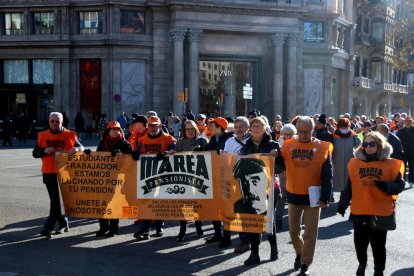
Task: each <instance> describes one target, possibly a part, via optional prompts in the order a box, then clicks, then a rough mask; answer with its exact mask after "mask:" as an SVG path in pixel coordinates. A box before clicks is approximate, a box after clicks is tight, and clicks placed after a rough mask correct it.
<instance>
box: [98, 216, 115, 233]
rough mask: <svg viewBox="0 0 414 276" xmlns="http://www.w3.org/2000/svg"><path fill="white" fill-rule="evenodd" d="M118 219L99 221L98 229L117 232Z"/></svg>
mask: <svg viewBox="0 0 414 276" xmlns="http://www.w3.org/2000/svg"><path fill="white" fill-rule="evenodd" d="M118 225H119V219H99V229H105V230H110V231H114V232H116V231H118Z"/></svg>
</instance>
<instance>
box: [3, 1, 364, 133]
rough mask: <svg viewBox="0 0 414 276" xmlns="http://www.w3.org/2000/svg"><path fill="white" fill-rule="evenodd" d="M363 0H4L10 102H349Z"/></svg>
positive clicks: (90, 109) (201, 105) (7, 106)
mask: <svg viewBox="0 0 414 276" xmlns="http://www.w3.org/2000/svg"><path fill="white" fill-rule="evenodd" d="M354 2H355V1H353V0H352V1H351V0H350V1H348V0H209V1H189V0H187V1H186V0H180V1H178V0H151V1H144V0H130V1H121V0H76V1H66V0H25V1H23V0H13V1H12V0H3V1H2V3H1V4H0V16H1V18H2V19H1V20H0V65H1V66H0V68H1V69H0V73H1V74H0V97H1V98H0V105H1V112H2V113H3V114H2V115H4V113H5V112H7V111H14V112H17V111H20V110H21V111H24V112H26V113H28V115H29V117H32V118H37V119H38V120H39V121H42V120H44V118H45V114H47V113H48V112H50V111H54V110H58V111H66V113H67V114H68V116H69V118H70V119H71V122H73V119H74V117H75V115H76V112H77V111H81V112H82V113H83V115H84V117H85V119H86V120H87V124H89V125H92V124H93V123H92V121H93V117H94V115H96V114H99V113H106V114H108V115H109V117H112V118H116V116H117V114H118V113H120V112H121V111H125V112H126V113H127V114H129V115H130V114H131V113H134V112H138V113H144V112H145V111H146V110H156V111H158V113H159V115H160V116H165V115H166V114H167V113H168V112H169V111H173V112H174V113H176V114H181V113H183V112H184V111H185V110H192V111H193V113H195V114H196V113H199V112H203V113H207V114H209V115H212V116H215V115H224V116H230V115H231V116H234V115H242V114H244V113H245V111H246V110H249V109H251V108H257V109H259V110H261V111H262V113H263V114H265V115H267V116H268V117H269V118H270V119H273V116H274V115H275V114H282V115H283V116H287V117H289V118H292V117H293V116H294V115H296V114H313V113H321V112H325V113H327V114H329V115H334V116H337V115H338V114H340V113H344V112H350V111H351V109H352V104H353V102H352V97H351V96H350V93H351V91H353V90H352V83H353V76H354V71H353V70H354V58H353V57H354V56H353V55H352V53H353V47H354V45H353V41H354V37H355V24H354V23H355V19H354V14H355V9H356V8H355V6H354ZM246 87H247V90H250V94H249V93H247V95H246V93H245V95H243V90H246ZM249 87H250V88H249ZM184 92H186V93H184ZM352 93H353V92H352ZM250 98H251V99H250ZM71 126H73V124H71Z"/></svg>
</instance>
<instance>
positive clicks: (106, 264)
mask: <svg viewBox="0 0 414 276" xmlns="http://www.w3.org/2000/svg"><path fill="white" fill-rule="evenodd" d="M96 143H97V141H94V142H90V141H88V142H87V143H85V144H86V145H89V146H92V147H91V148H92V149H95V148H96ZM28 144H29V142H28ZM31 144H33V141H32V142H31ZM31 144H30V146H27V147H26V148H16V147H15V148H1V149H0V178H1V179H0V276H5V275H190V274H194V275H211V274H214V275H238V274H241V275H296V274H297V272H295V271H293V269H292V267H293V260H294V258H295V253H294V251H293V247H292V245H291V243H290V239H289V234H288V232H287V231H286V230H287V229H286V224H287V220H286V218H285V221H284V224H285V231H283V232H282V233H278V234H277V239H278V246H279V260H277V261H275V262H269V261H268V259H269V255H270V252H269V245H268V243H267V242H263V243H262V244H261V246H260V256H261V259H262V263H261V265H259V266H255V267H245V266H244V265H243V261H244V260H245V259H246V258H247V257H248V254H249V253H245V254H242V255H236V254H234V253H233V248H234V246H235V245H237V243H238V241H237V235H233V247H232V248H229V249H225V250H222V249H219V248H218V247H217V245H205V244H204V239H201V240H197V239H196V235H195V229H194V225H193V224H190V226H189V229H188V233H187V234H188V235H187V239H186V240H185V242H182V243H179V242H177V241H176V239H175V236H176V235H177V234H178V222H167V225H166V229H165V232H166V235H165V236H164V237H163V238H151V239H150V240H148V241H144V242H142V241H137V240H136V239H134V238H133V236H132V235H133V233H134V232H135V231H136V230H137V229H138V228H137V226H133V225H132V223H133V221H132V220H121V222H120V226H121V227H120V235H118V236H116V237H114V238H96V237H95V231H97V229H98V223H97V220H94V219H73V220H71V230H70V232H69V233H66V234H64V235H60V236H54V238H53V239H51V240H46V239H44V238H41V237H40V236H39V234H38V233H39V231H40V230H41V229H42V226H43V223H44V220H45V217H46V216H47V214H48V205H49V199H48V196H47V191H46V188H45V186H44V184H42V180H41V174H40V165H41V162H40V160H36V159H33V158H32V157H31V146H32V145H31ZM335 196H336V199H338V197H339V195H335ZM413 205H414V189H406V190H405V191H404V192H403V193H402V194H401V195H400V197H399V200H398V209H397V230H395V231H390V232H389V233H388V240H387V265H386V267H387V269H386V275H414V250H413V249H414V235H413V228H414V216H413V213H414V207H413ZM335 210H336V204H333V205H332V206H331V207H329V208H328V209H325V210H323V211H322V216H321V222H320V231H319V240H318V242H317V249H316V254H315V259H314V263H313V265H312V266H311V268H310V269H311V270H310V271H311V273H312V274H311V275H355V270H356V268H357V260H356V256H355V252H354V245H353V235H352V225H351V223H349V222H348V221H347V215H348V214H349V213H348V212H349V211H347V215H346V218H342V217H340V216H339V215H336V214H335ZM204 230H205V234H206V236H210V235H211V234H212V233H213V228H212V225H211V223H210V222H205V223H204ZM367 272H368V273H367V275H372V274H373V260H372V254H371V253H370V255H369V261H368V270H367Z"/></svg>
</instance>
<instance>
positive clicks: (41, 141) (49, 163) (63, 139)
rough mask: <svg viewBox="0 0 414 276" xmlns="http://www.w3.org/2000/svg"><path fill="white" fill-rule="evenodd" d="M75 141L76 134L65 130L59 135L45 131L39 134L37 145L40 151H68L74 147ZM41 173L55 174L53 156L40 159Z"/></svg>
mask: <svg viewBox="0 0 414 276" xmlns="http://www.w3.org/2000/svg"><path fill="white" fill-rule="evenodd" d="M77 139H78V137H77V134H76V132H74V131H70V130H67V129H66V128H64V129H63V131H62V132H60V133H52V132H50V130H45V131H42V132H40V133H39V135H38V138H37V144H38V145H39V147H40V148H42V149H45V148H49V147H53V148H54V149H55V150H56V151H58V150H70V149H71V148H73V147H74V146H75V142H76V140H77ZM42 173H56V162H55V155H54V154H50V155H46V156H43V157H42Z"/></svg>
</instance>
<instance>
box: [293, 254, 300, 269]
mask: <svg viewBox="0 0 414 276" xmlns="http://www.w3.org/2000/svg"><path fill="white" fill-rule="evenodd" d="M300 265H301V263H300V255H299V254H298V255H296V258H295V263H294V264H293V268H294V269H295V270H298V269H299V268H300Z"/></svg>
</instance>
